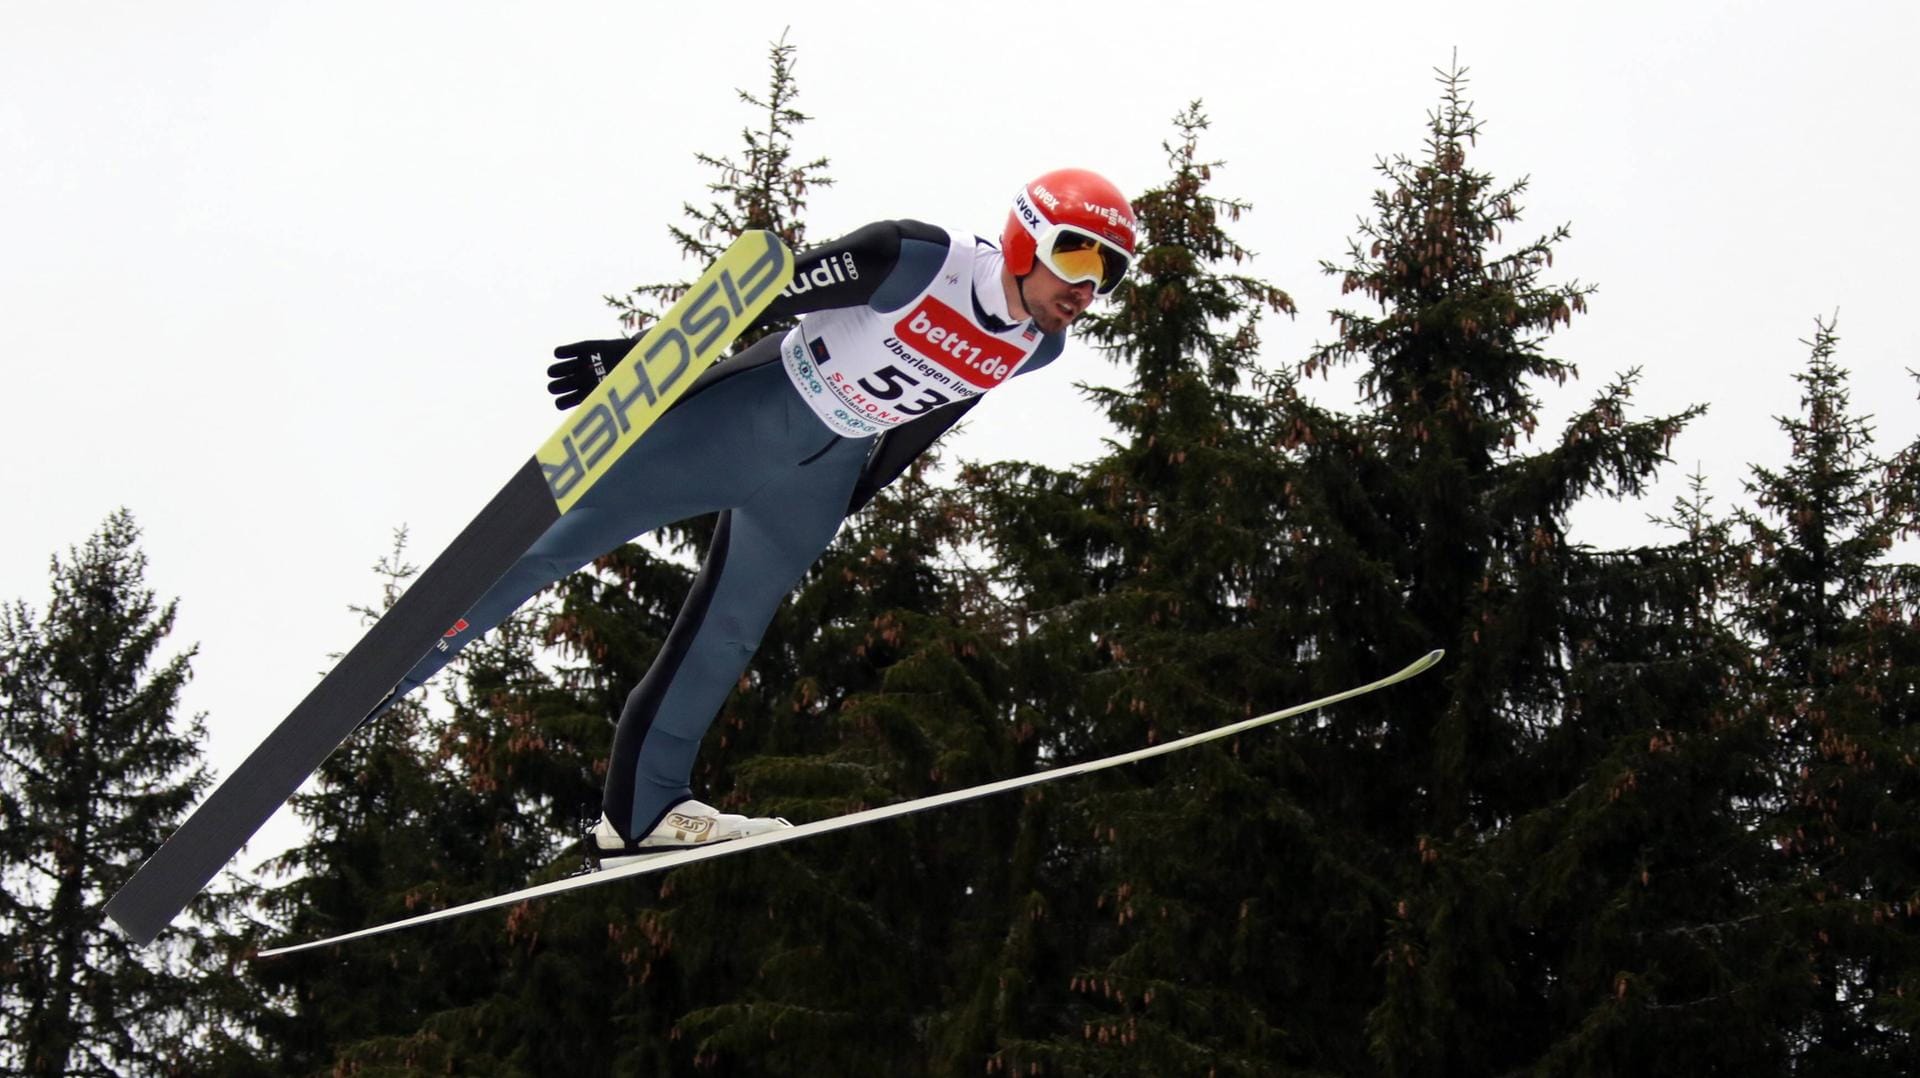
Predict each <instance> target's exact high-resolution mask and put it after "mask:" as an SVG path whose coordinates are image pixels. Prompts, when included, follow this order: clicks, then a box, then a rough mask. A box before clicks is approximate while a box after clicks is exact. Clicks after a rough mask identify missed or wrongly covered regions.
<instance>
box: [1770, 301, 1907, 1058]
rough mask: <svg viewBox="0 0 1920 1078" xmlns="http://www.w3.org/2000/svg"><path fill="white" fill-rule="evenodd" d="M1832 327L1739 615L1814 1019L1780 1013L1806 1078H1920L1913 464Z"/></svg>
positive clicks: (1777, 479)
mask: <svg viewBox="0 0 1920 1078" xmlns="http://www.w3.org/2000/svg"><path fill="white" fill-rule="evenodd" d="M1838 342H1839V338H1838V336H1837V334H1836V332H1835V325H1834V323H1833V322H1831V321H1819V322H1816V325H1815V332H1814V336H1813V339H1812V340H1811V341H1809V342H1806V343H1807V344H1808V346H1809V348H1810V355H1809V358H1808V361H1807V365H1806V368H1805V370H1803V371H1802V372H1801V373H1799V374H1798V375H1796V379H1797V380H1798V381H1799V382H1800V384H1801V387H1802V391H1803V393H1802V397H1801V405H1802V410H1801V413H1800V414H1799V415H1798V416H1795V417H1783V418H1782V419H1781V420H1780V425H1781V427H1782V429H1783V430H1784V431H1785V432H1786V434H1787V436H1788V441H1789V445H1790V448H1791V456H1790V459H1789V463H1788V464H1787V466H1786V467H1785V468H1784V469H1780V470H1774V469H1771V468H1766V467H1760V466H1755V467H1754V468H1753V469H1752V478H1751V479H1750V480H1749V481H1748V483H1747V489H1748V491H1749V492H1750V493H1751V494H1752V495H1753V497H1754V499H1755V503H1756V506H1755V509H1754V510H1753V511H1750V512H1745V513H1742V514H1741V515H1740V522H1741V523H1742V524H1743V525H1744V526H1745V527H1746V529H1747V530H1748V532H1749V545H1748V547H1747V549H1746V553H1747V558H1748V563H1747V565H1746V568H1745V571H1744V572H1743V573H1741V574H1740V576H1739V577H1738V580H1739V586H1740V591H1739V606H1738V613H1739V617H1740V619H1741V621H1742V623H1743V624H1744V626H1745V627H1746V629H1747V631H1748V632H1749V633H1750V634H1751V635H1752V637H1753V639H1754V641H1755V644H1756V646H1757V648H1758V655H1757V662H1756V665H1755V668H1754V670H1753V671H1752V674H1751V677H1752V681H1753V689H1754V693H1753V699H1754V705H1755V706H1756V708H1757V709H1759V710H1760V712H1761V713H1762V714H1763V716H1764V718H1765V719H1766V720H1767V721H1768V722H1770V724H1771V726H1772V729H1773V730H1774V731H1775V732H1776V737H1775V742H1774V745H1773V747H1772V748H1773V758H1772V760H1771V763H1772V766H1773V768H1774V775H1775V778H1776V783H1777V785H1776V787H1775V796H1774V798H1773V800H1772V802H1771V806H1770V807H1772V808H1773V809H1774V810H1775V816H1774V818H1773V820H1772V821H1771V822H1772V837H1773V838H1774V839H1775V841H1776V842H1777V844H1778V846H1779V849H1780V852H1781V853H1782V854H1784V855H1785V857H1786V858H1787V863H1788V865H1789V866H1790V871H1789V873H1788V874H1787V875H1786V878H1785V879H1783V880H1781V881H1780V883H1779V889H1778V891H1777V892H1776V897H1777V900H1778V908H1779V910H1780V911H1781V913H1782V919H1781V922H1780V928H1781V930H1782V932H1783V933H1784V934H1785V940H1784V942H1785V943H1786V944H1787V945H1788V946H1791V947H1792V948H1794V950H1795V952H1796V953H1797V955H1800V956H1804V957H1803V960H1802V961H1803V966H1804V968H1803V969H1802V971H1801V973H1802V976H1803V977H1804V978H1805V980H1804V981H1802V982H1801V983H1802V984H1803V985H1805V998H1804V1007H1803V1009H1801V1010H1799V1011H1798V1012H1797V1013H1792V1014H1786V1013H1783V1014H1781V1015H1779V1019H1780V1025H1781V1028H1782V1030H1783V1032H1784V1034H1785V1036H1786V1037H1787V1039H1788V1043H1789V1048H1790V1052H1791V1055H1790V1058H1791V1060H1792V1063H1793V1065H1794V1067H1795V1068H1796V1069H1797V1070H1801V1071H1804V1072H1805V1073H1817V1074H1833V1075H1894V1074H1910V1073H1913V1070H1914V1068H1915V1066H1916V1065H1920V1009H1917V1005H1916V1000H1920V920H1917V918H1920V854H1917V853H1916V851H1917V850H1920V567H1916V566H1914V565H1912V564H1905V563H1895V562H1890V561H1889V560H1888V551H1889V549H1890V548H1891V547H1892V546H1893V544H1894V542H1895V541H1896V540H1897V539H1898V538H1900V537H1901V536H1903V535H1907V536H1910V535H1912V534H1913V532H1914V529H1915V525H1916V521H1917V520H1920V518H1916V515H1915V511H1914V505H1915V501H1914V491H1915V484H1916V482H1920V475H1916V473H1915V471H1914V470H1913V459H1912V455H1911V450H1910V449H1909V450H1907V451H1903V452H1902V453H1901V454H1898V455H1896V456H1894V457H1892V458H1883V457H1880V456H1879V455H1877V454H1876V453H1875V452H1874V449H1873V443H1874V438H1873V425H1872V423H1871V421H1870V418H1869V417H1865V416H1861V415H1858V414H1855V413H1854V412H1853V411H1852V410H1851V404H1850V400H1849V395H1848V392H1847V388H1846V384H1847V374H1846V371H1845V369H1844V368H1843V367H1841V366H1840V365H1839V363H1838V362H1837V360H1836V358H1835V353H1836V349H1837V346H1838Z"/></svg>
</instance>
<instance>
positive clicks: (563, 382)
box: [547, 338, 633, 412]
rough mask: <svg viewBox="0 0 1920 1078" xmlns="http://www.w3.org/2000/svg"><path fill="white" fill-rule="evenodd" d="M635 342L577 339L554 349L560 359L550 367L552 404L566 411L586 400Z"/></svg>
mask: <svg viewBox="0 0 1920 1078" xmlns="http://www.w3.org/2000/svg"><path fill="white" fill-rule="evenodd" d="M632 347H633V342H632V341H630V340H627V339H625V338H621V339H619V340H612V341H575V342H574V343H572V344H563V345H561V346H560V347H558V348H556V349H554V350H553V358H555V359H557V360H559V361H560V362H558V363H555V364H554V365H553V366H551V367H548V368H547V377H549V378H551V379H553V381H551V382H548V383H547V392H549V393H551V394H553V395H554V398H555V399H554V402H553V406H554V407H555V408H558V409H560V410H561V411H563V412H564V411H566V410H567V409H569V408H572V407H574V406H575V405H577V404H579V403H580V402H581V401H583V400H586V399H587V394H589V393H591V392H593V387H594V386H597V385H599V384H600V379H602V378H605V377H606V376H607V372H608V371H610V370H612V369H613V365H614V364H616V363H618V362H620V361H621V360H622V359H625V358H626V355H627V349H629V348H632Z"/></svg>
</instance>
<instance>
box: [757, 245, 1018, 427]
mask: <svg viewBox="0 0 1920 1078" xmlns="http://www.w3.org/2000/svg"><path fill="white" fill-rule="evenodd" d="M949 240H950V243H949V247H948V252H947V258H946V261H945V262H944V263H943V264H942V265H941V267H940V271H939V272H938V273H936V274H935V275H934V278H933V282H932V283H931V284H930V285H928V286H927V288H926V289H924V290H923V291H922V292H921V293H920V294H919V295H918V296H916V297H914V298H913V299H912V300H911V301H909V302H908V303H907V304H905V305H904V306H902V307H899V308H896V309H894V310H892V311H876V310H873V309H872V308H870V307H846V308H838V309H834V310H827V311H818V312H815V313H813V314H810V315H807V316H806V317H805V318H804V319H803V320H802V321H801V323H800V325H799V326H797V327H795V328H794V329H793V330H791V331H789V332H788V334H787V336H786V339H785V340H783V341H782V342H781V346H780V356H781V360H782V362H783V365H784V366H785V367H786V369H787V376H788V378H789V379H790V380H791V381H792V382H793V385H794V388H795V389H796V390H798V391H799V393H800V395H801V397H803V398H804V399H805V400H806V402H807V404H808V405H809V406H810V407H811V408H812V409H813V411H814V414H816V415H818V416H819V417H820V419H821V421H822V422H823V423H825V424H826V425H827V427H828V428H829V429H831V430H833V431H834V432H835V433H836V434H840V435H842V436H843V437H848V438H866V437H871V436H873V435H876V434H879V433H881V432H882V431H885V430H886V429H887V428H889V427H894V426H898V425H899V424H901V423H905V422H906V421H908V420H910V419H914V418H917V417H919V416H922V415H925V414H927V413H928V412H931V411H933V410H934V409H936V408H940V407H944V406H945V405H949V404H955V403H959V402H961V401H965V400H969V399H971V398H973V397H977V396H979V395H980V394H982V393H985V392H986V391H988V390H990V389H992V388H994V387H995V386H998V385H1000V384H1001V383H1003V382H1005V381H1006V380H1007V379H1008V378H1010V377H1012V376H1013V373H1014V372H1015V371H1016V370H1018V369H1019V368H1020V365H1021V364H1022V363H1024V362H1025V361H1026V360H1027V358H1028V357H1029V356H1031V355H1032V354H1033V353H1034V351H1035V350H1036V349H1037V348H1038V347H1039V345H1040V341H1041V336H1040V334H1039V332H1038V331H1036V330H1034V329H1033V328H1032V327H1031V326H1028V325H1026V324H1021V325H1017V326H1012V327H1010V328H1008V329H1006V330H1004V331H1002V332H995V331H994V330H992V329H989V328H987V327H986V326H983V325H981V324H980V321H979V320H978V319H977V318H975V317H974V315H973V310H974V301H973V287H974V280H973V277H974V264H973V263H974V257H975V255H976V254H977V253H978V248H977V247H976V246H975V244H973V243H972V242H971V240H964V241H963V240H962V239H961V237H958V236H954V235H952V234H951V233H949Z"/></svg>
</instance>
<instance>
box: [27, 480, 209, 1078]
mask: <svg viewBox="0 0 1920 1078" xmlns="http://www.w3.org/2000/svg"><path fill="white" fill-rule="evenodd" d="M139 538H140V531H139V528H138V527H137V526H136V525H135V523H134V520H133V517H132V516H131V514H129V513H128V512H126V511H125V510H120V511H118V512H115V513H114V514H112V515H111V516H109V517H108V518H107V519H106V521H105V522H104V523H103V524H102V525H101V527H100V529H99V531H97V532H95V533H94V534H93V535H92V536H91V537H90V538H89V539H88V540H87V542H86V543H85V545H83V546H81V547H79V548H77V549H74V550H72V551H70V552H69V554H68V557H67V558H66V559H64V560H63V559H61V558H59V557H55V558H54V559H53V563H52V572H51V581H52V599H51V601H50V602H49V604H48V606H47V608H46V610H45V611H44V613H38V614H37V613H36V612H35V611H34V610H33V609H32V608H31V607H29V606H28V605H27V604H26V603H25V602H23V601H16V602H15V603H13V604H11V605H9V606H7V607H5V608H4V609H0V929H3V930H4V934H5V936H6V939H7V957H6V959H5V960H4V962H0V1015H3V1016H4V1026H5V1028H6V1036H5V1037H4V1038H0V1067H4V1069H5V1070H6V1071H7V1072H8V1073H16V1074H29V1075H56V1074H94V1075H110V1074H124V1073H134V1072H138V1073H145V1074H164V1073H169V1072H179V1071H183V1070H184V1069H186V1068H188V1067H189V1066H190V1065H191V1060H192V1059H193V1058H194V1056H195V1053H196V1051H197V1050H198V1049H197V1047H196V1039H197V1040H198V1042H199V1043H200V1044H205V1043H206V1042H207V1040H208V1038H209V1037H210V1036H211V1034H207V1035H203V1036H201V1037H199V1038H196V1035H195V1033H196V1026H197V1025H198V1024H199V1023H200V1022H201V1021H203V1020H206V1019H207V1017H208V1016H206V1015H204V1014H203V1013H201V1012H200V1010H199V1009H198V1007H197V1004H196V1001H197V999H198V998H199V996H200V986H199V984H198V979H197V978H196V976H195V975H194V972H193V969H192V968H191V965H190V959H192V958H193V957H195V952H196V951H197V950H198V949H199V946H200V944H201V942H202V941H201V939H200V937H199V933H200V932H201V931H202V930H201V929H200V928H198V927H196V926H195V924H194V922H193V921H192V920H191V919H190V920H188V921H187V922H184V923H183V924H181V925H176V926H174V927H171V928H169V929H167V930H166V931H164V932H163V933H162V934H161V936H160V938H159V939H158V940H157V941H156V943H155V944H154V945H153V947H151V948H145V949H143V948H139V947H136V946H135V945H134V944H132V943H131V942H130V941H128V940H126V939H125V938H124V937H122V936H120V935H118V934H117V933H115V932H113V931H111V930H110V929H109V927H108V925H107V924H106V922H105V921H104V920H103V919H102V916H101V914H100V907H101V904H102V902H103V901H104V900H105V899H106V897H107V896H109V895H111V894H113V893H114V892H115V891H116V890H118V888H119V887H120V885H121V884H123V883H125V882H126V880H127V878H128V877H129V876H131V875H132V874H133V870H134V869H135V868H136V867H138V865H139V864H140V862H141V860H142V859H143V858H145V857H146V855H147V854H149V853H151V852H152V851H153V850H154V849H155V848H157V847H158V846H159V844H160V843H161V841H162V840H164V839H165V838H166V837H167V835H169V834H171V833H172V831H173V828H174V827H175V826H176V825H177V824H178V823H179V822H180V818H181V817H182V816H183V815H184V814H185V813H186V810H187V809H188V808H190V807H191V806H192V805H193V803H194V802H195V800H196V799H197V798H198V796H199V794H200V793H201V791H202V790H203V789H204V788H205V787H206V785H207V782H208V778H207V774H206V771H205V769H204V768H203V767H202V766H201V764H200V761H199V749H198V746H199V745H200V743H201V742H202V741H203V740H204V739H205V736H206V731H205V729H204V727H203V726H202V724H201V720H200V719H199V718H198V717H197V716H196V717H191V718H182V717H179V716H177V715H176V711H177V709H178V707H179V700H180V690H181V687H182V686H183V685H185V683H186V681H187V679H188V677H189V676H190V666H189V663H190V660H191V658H192V656H193V649H191V648H189V649H187V650H185V651H183V652H180V653H178V654H175V655H173V656H172V657H171V658H165V659H163V658H162V657H161V649H162V646H163V644H164V642H165V639H166V637H167V634H168V633H169V632H171V631H172V629H173V624H174V617H175V614H176V611H177V610H178V603H177V601H169V602H166V603H160V602H158V601H157V600H156V599H155V597H154V594H153V592H152V590H151V589H149V588H147V587H146V568H147V560H146V556H145V555H144V554H143V553H141V551H140V549H139V545H138V544H139ZM214 902H215V900H214V899H212V898H204V897H203V898H202V899H200V900H198V901H196V902H195V903H194V905H193V906H192V907H190V914H192V915H197V916H206V915H208V914H209V913H210V912H211V907H212V905H213V904H214Z"/></svg>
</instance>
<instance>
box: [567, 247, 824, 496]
mask: <svg viewBox="0 0 1920 1078" xmlns="http://www.w3.org/2000/svg"><path fill="white" fill-rule="evenodd" d="M792 276H793V254H792V252H790V251H788V250H787V245H786V244H784V243H781V242H780V237H778V236H775V235H774V234H773V233H771V232H757V231H756V232H745V233H742V234H741V236H740V238H739V239H737V240H735V241H733V245H732V246H730V247H728V248H727V249H726V251H725V252H724V253H723V254H721V256H720V257H719V258H718V259H717V260H715V261H714V263H713V265H712V267H710V268H709V269H708V270H707V272H706V273H705V274H704V275H702V276H701V278H700V279H699V280H698V281H696V282H694V285H693V287H692V288H690V289H688V290H687V294H686V295H685V296H682V297H681V299H680V302H678V303H676V304H674V305H673V309H672V310H669V311H668V312H667V313H666V314H665V315H663V316H662V317H661V319H660V320H659V321H658V322H656V323H654V325H653V328H651V329H649V330H648V331H647V332H646V335H645V336H642V337H641V338H640V339H639V340H638V341H635V342H634V344H633V347H632V348H630V349H628V350H627V355H626V358H624V359H622V360H621V361H620V362H619V363H618V364H617V365H615V366H614V368H613V369H612V370H610V371H608V372H607V376H606V378H604V379H602V380H601V382H600V384H599V386H597V387H595V389H594V391H593V392H592V393H589V394H587V399H586V400H585V401H583V402H581V404H580V407H579V409H578V410H577V411H575V412H574V413H573V415H571V416H569V417H568V419H567V421H566V422H565V423H563V424H561V426H560V429H559V430H558V431H555V432H554V435H553V437H551V438H549V439H547V443H546V444H545V445H543V446H541V447H540V449H539V450H538V451H537V452H535V453H534V458H535V459H536V460H538V461H539V462H540V470H541V472H542V473H544V474H545V475H546V477H547V489H548V490H550V491H552V492H553V500H554V503H555V504H556V505H558V506H559V507H560V512H562V513H565V512H566V511H567V510H569V509H571V508H573V506H574V503H576V502H578V501H579V500H580V499H581V498H582V497H583V496H585V494H586V493H587V491H589V490H592V489H593V485H594V484H595V483H597V482H599V481H600V477H601V476H603V475H605V474H606V473H607V469H609V468H611V467H613V464H614V462H615V461H617V460H619V459H620V456H621V454H623V453H625V452H626V451H627V449H628V447H630V446H632V445H633V443H634V442H635V441H636V440H637V439H638V438H639V437H640V435H641V434H642V433H643V432H644V431H645V430H646V429H647V428H648V427H649V426H652V425H653V421H654V420H655V419H657V418H659V417H660V414H661V413H662V412H664V411H666V410H667V407H668V406H669V405H671V404H672V403H673V402H674V401H675V400H677V399H678V398H679V396H680V394H682V393H684V392H686V389H687V387H688V386H690V385H692V384H693V380H694V379H695V378H696V377H698V376H699V374H700V372H701V371H704V370H706V369H707V366H708V365H709V364H711V363H712V362H713V361H714V360H715V359H717V358H719V356H720V353H721V352H724V351H726V349H727V347H728V346H729V345H731V344H732V343H733V340H734V338H735V337H738V336H739V335H740V333H741V331H743V330H745V329H746V328H747V325H748V324H749V323H750V322H752V321H753V320H754V319H755V318H756V317H758V316H759V314H760V312H761V311H763V310H765V309H766V307H767V304H769V303H772V302H773V300H774V297H775V296H778V295H779V294H780V291H781V289H783V288H785V287H786V286H787V281H788V280H789V279H790V278H791V277H792Z"/></svg>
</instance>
